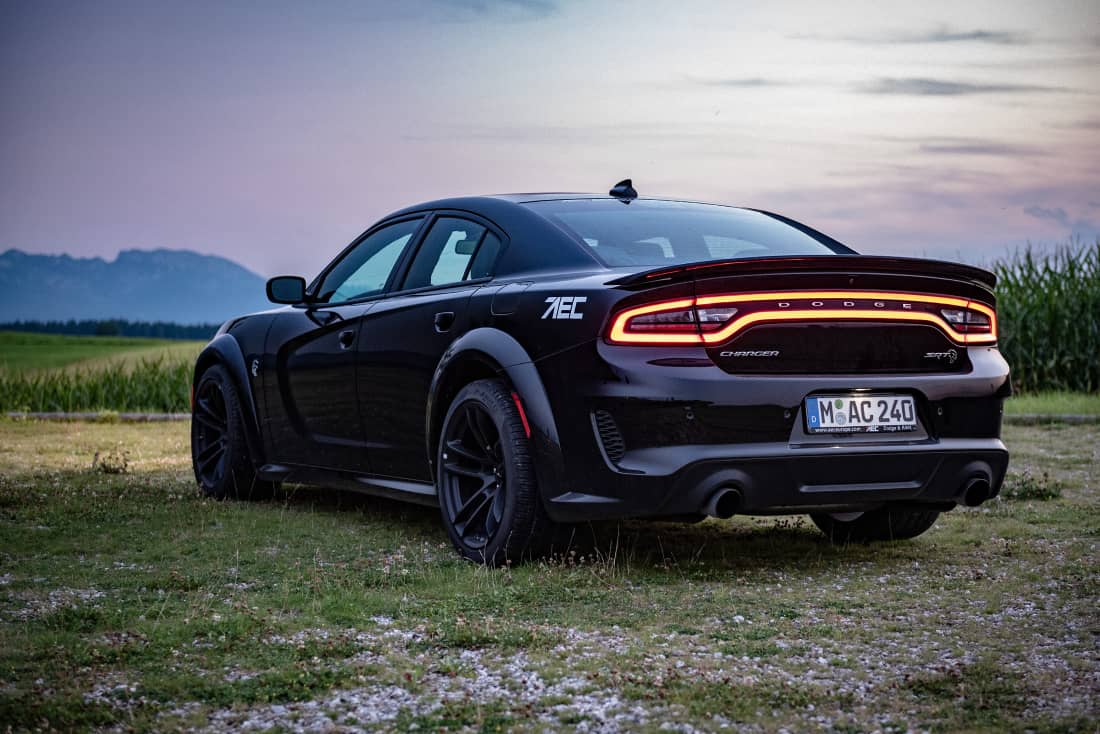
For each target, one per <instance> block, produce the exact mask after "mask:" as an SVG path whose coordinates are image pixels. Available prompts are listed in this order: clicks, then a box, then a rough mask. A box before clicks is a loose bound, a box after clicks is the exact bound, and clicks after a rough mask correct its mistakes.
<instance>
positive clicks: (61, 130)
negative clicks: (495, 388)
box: [0, 0, 1100, 276]
mask: <svg viewBox="0 0 1100 734" xmlns="http://www.w3.org/2000/svg"><path fill="white" fill-rule="evenodd" d="M626 177H632V178H633V179H634V183H635V187H636V188H637V189H638V190H639V191H640V192H641V193H642V194H643V195H654V196H668V197H677V198H688V199H701V200H707V201H715V202H721V203H727V204H736V205H744V206H751V207H756V208H763V209H769V210H773V211H777V212H780V213H782V214H784V215H786V216H789V217H792V218H794V219H797V220H800V221H803V222H805V223H807V224H809V225H811V226H813V227H815V228H817V229H820V230H822V231H824V232H826V233H828V234H830V235H832V236H833V237H835V238H837V239H839V240H841V241H843V242H845V243H846V244H848V245H850V246H852V247H854V248H855V249H856V250H859V251H861V252H866V253H872V254H904V255H913V256H930V257H942V258H947V259H956V260H960V259H961V260H964V261H967V262H973V263H983V262H988V261H990V260H991V259H992V258H995V257H998V256H1001V255H1004V254H1005V253H1006V252H1007V251H1009V250H1011V249H1013V248H1015V247H1018V246H1020V245H1021V244H1023V243H1025V242H1029V241H1030V242H1033V243H1040V244H1053V243H1057V242H1064V241H1066V240H1067V238H1070V237H1074V236H1076V237H1079V238H1082V239H1083V240H1085V241H1088V242H1091V241H1092V240H1093V239H1095V238H1097V237H1098V236H1100V0H1044V2H1034V1H1033V0H1026V1H1022V2H1017V1H1014V0H952V1H951V2H937V1H927V0H926V1H925V2H921V3H913V2H893V3H888V2H878V1H876V2H854V1H844V0H832V1H830V2H819V1H818V0H814V1H812V2H800V1H798V0H791V1H786V0H784V1H781V2H777V1H775V0H773V1H772V2H766V3H765V2H747V1H746V2H732V1H731V2H695V1H693V0H679V1H677V2H667V0H666V1H657V0H631V1H630V2H624V1H623V0H616V1H612V2H603V1H601V0H579V1H576V2H573V1H571V0H408V1H406V2H392V3H388V2H375V1H373V0H361V1H353V0H330V1H327V2H326V1H323V0H318V1H317V2H308V3H303V2H297V1H295V2H287V1H286V0H223V1H221V2H204V1H202V0H192V1H189V2H175V3H168V2H157V1H156V0H138V1H135V2H120V1H118V0H101V1H99V2H85V1H83V0H79V1H76V2H56V1H54V0H26V1H16V0H0V251H3V250H5V249H8V248H18V249H22V250H25V251H28V252H36V253H62V252H64V253H69V254H71V255H73V256H79V257H89V256H101V257H105V258H107V259H112V258H113V257H114V256H115V255H116V254H117V252H118V251H119V250H122V249H132V248H141V249H150V248H157V247H168V248H185V249H192V250H195V251H198V252H203V253H211V254H218V255H223V256H226V257H229V258H231V259H234V260H236V261H238V262H240V263H242V264H243V265H245V266H246V267H248V268H250V269H252V270H254V271H256V272H258V273H260V274H261V275H265V276H270V275H275V274H280V273H294V274H302V275H307V276H311V275H313V274H315V273H316V272H317V271H318V270H319V269H320V268H321V267H322V266H323V265H324V264H325V263H326V262H327V261H328V260H329V259H330V258H331V257H332V256H333V255H335V254H336V253H337V252H339V251H340V249H342V247H343V246H344V245H346V244H347V243H348V242H350V241H351V240H352V239H354V238H355V237H356V236H357V235H358V234H359V233H360V232H362V231H363V230H365V229H366V228H367V227H368V226H369V225H370V224H371V223H372V222H374V221H376V220H377V219H378V218H380V217H381V216H383V215H385V214H386V213H388V212H390V211H393V210H395V209H399V208H402V207H404V206H406V205H409V204H412V203H416V202H420V201H425V200H429V199H433V198H438V197H444V196H452V195H466V194H487V193H498V192H509V191H594V192H603V191H606V190H607V189H608V188H610V187H611V185H613V184H614V183H615V182H616V181H618V180H619V179H622V178H626Z"/></svg>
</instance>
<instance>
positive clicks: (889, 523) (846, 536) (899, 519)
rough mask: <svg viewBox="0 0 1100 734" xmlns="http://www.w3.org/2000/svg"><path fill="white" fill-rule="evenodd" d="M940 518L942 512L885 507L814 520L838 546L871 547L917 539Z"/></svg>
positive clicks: (822, 515)
mask: <svg viewBox="0 0 1100 734" xmlns="http://www.w3.org/2000/svg"><path fill="white" fill-rule="evenodd" d="M939 516H940V513H939V511H938V510H903V509H896V508H890V507H884V508H882V509H880V510H872V511H871V512H859V513H844V514H839V515H825V514H813V515H810V518H811V519H812V520H813V521H814V525H817V527H818V528H819V529H820V530H821V532H823V533H825V535H827V536H828V537H829V540H831V541H832V542H834V543H868V542H871V541H873V540H907V539H909V538H915V537H917V536H918V535H920V534H921V533H923V532H924V531H925V530H928V528H930V527H932V526H933V525H934V524H935V523H936V519H937V518H939Z"/></svg>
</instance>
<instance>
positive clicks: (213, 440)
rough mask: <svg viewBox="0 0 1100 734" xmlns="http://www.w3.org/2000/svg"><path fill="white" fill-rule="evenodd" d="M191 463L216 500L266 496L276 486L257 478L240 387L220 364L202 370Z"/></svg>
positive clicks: (193, 414) (205, 489)
mask: <svg viewBox="0 0 1100 734" xmlns="http://www.w3.org/2000/svg"><path fill="white" fill-rule="evenodd" d="M191 465H192V468H193V469H194V471H195V480H196V481H197V482H198V483H199V488H200V489H201V490H202V493H203V494H204V495H206V496H207V497H212V498H214V499H219V500H223V499H238V500H257V499H267V498H269V497H270V496H271V494H272V493H273V491H274V488H275V485H274V484H272V483H271V482H265V481H261V480H259V479H257V478H256V471H255V469H254V468H253V466H252V457H251V456H250V455H249V453H248V442H247V440H246V438H245V434H244V413H243V412H242V411H241V403H240V398H239V397H238V395H237V388H236V387H235V386H234V385H233V380H232V379H231V378H230V377H229V373H228V372H227V371H226V369H225V367H223V366H221V365H214V366H212V367H210V369H208V370H206V372H203V373H202V377H200V378H199V382H198V385H197V386H196V387H195V405H194V407H192V409H191Z"/></svg>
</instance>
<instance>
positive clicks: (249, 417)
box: [191, 334, 263, 467]
mask: <svg viewBox="0 0 1100 734" xmlns="http://www.w3.org/2000/svg"><path fill="white" fill-rule="evenodd" d="M216 364H217V365H221V366H222V367H224V368H225V369H226V371H227V372H228V373H229V379H230V380H232V381H233V387H235V388H236V390H237V395H238V396H239V397H240V405H241V409H242V410H243V411H244V413H245V415H244V416H242V417H243V418H244V435H245V439H246V440H247V442H248V455H249V457H250V458H251V460H252V464H253V465H254V466H257V467H258V466H261V465H262V464H263V441H262V439H261V438H260V424H259V413H258V412H257V410H256V401H255V399H254V397H253V395H252V388H251V384H250V382H249V380H248V368H247V367H246V366H245V363H244V354H243V353H242V352H241V346H240V344H238V343H237V340H236V339H234V338H233V337H232V336H231V335H230V334H221V335H219V336H216V337H214V339H213V340H212V341H211V342H210V343H209V344H207V345H206V346H205V347H203V350H202V351H201V352H200V353H199V356H198V359H196V360H195V371H194V374H193V375H192V377H191V399H192V401H193V400H194V396H195V390H196V389H197V388H198V386H199V380H200V379H201V378H202V375H203V373H204V372H206V371H207V370H208V369H210V368H211V367H213V366H214V365H216ZM193 409H194V406H193V405H192V410H193Z"/></svg>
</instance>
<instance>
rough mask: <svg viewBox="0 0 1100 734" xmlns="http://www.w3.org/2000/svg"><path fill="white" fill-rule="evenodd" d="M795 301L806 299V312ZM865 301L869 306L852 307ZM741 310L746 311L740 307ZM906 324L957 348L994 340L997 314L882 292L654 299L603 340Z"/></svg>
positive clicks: (661, 340)
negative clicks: (820, 324)
mask: <svg viewBox="0 0 1100 734" xmlns="http://www.w3.org/2000/svg"><path fill="white" fill-rule="evenodd" d="M761 301H774V302H776V303H777V304H783V306H782V307H773V308H766V309H763V310H751V311H748V312H747V313H742V314H741V315H740V316H738V313H740V311H739V310H738V308H737V304H751V303H759V302H761ZM795 301H809V302H810V303H811V304H813V306H812V307H811V308H805V307H797V306H795V305H794V304H793V302H795ZM825 301H841V302H851V305H849V303H845V304H844V307H843V308H825V307H824V302H825ZM855 301H869V302H871V303H872V304H873V307H871V308H868V307H865V306H864V307H855V306H854V302H855ZM887 302H890V303H902V304H913V303H920V304H932V305H935V306H941V307H943V308H940V309H939V310H938V312H928V311H915V310H911V309H910V308H903V309H902V310H897V311H891V310H885V304H886V303H887ZM741 310H747V309H741ZM868 320H873V321H909V322H914V321H916V322H924V323H929V324H933V325H935V326H937V327H939V328H940V329H941V330H942V331H943V332H944V333H945V334H947V336H949V337H950V338H951V339H952V340H953V341H955V342H957V343H959V344H992V343H994V342H996V341H997V315H996V313H995V312H994V311H993V309H992V308H990V307H989V306H987V305H986V304H984V303H980V302H978V301H972V300H969V299H966V298H954V297H952V296H933V295H927V294H923V293H889V292H883V291H779V292H770V293H737V294H730V295H715V296H701V297H699V298H679V299H675V300H670V301H660V302H658V303H650V304H646V305H644V306H635V307H633V308H628V309H625V310H623V311H620V312H619V313H618V314H616V315H615V318H614V319H613V320H612V322H611V329H610V331H609V332H608V335H607V338H608V340H609V341H611V342H613V343H615V344H654V345H656V344H704V345H705V344H719V343H721V342H724V341H727V340H729V339H730V338H732V337H733V336H734V335H735V334H737V333H738V332H740V331H743V330H744V329H747V328H748V327H750V326H752V325H753V324H758V323H762V322H782V321H868Z"/></svg>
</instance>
